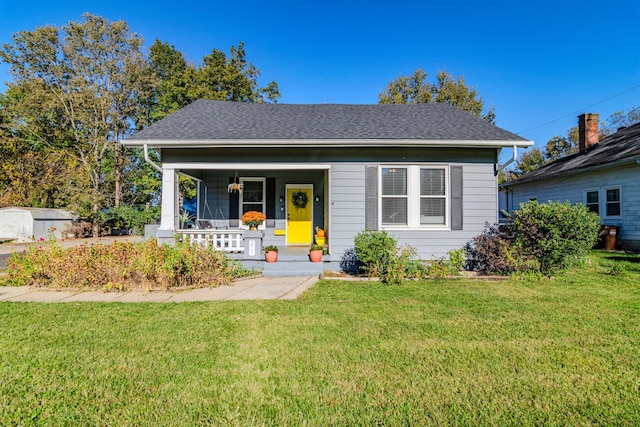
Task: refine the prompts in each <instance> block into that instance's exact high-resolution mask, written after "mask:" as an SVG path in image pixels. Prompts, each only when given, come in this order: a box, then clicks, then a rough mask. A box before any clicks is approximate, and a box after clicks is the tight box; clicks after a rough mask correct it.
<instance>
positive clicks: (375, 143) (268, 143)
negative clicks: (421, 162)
mask: <svg viewBox="0 0 640 427" xmlns="http://www.w3.org/2000/svg"><path fill="white" fill-rule="evenodd" d="M122 144H123V145H129V146H145V145H146V146H148V147H152V148H204V147H210V148H258V147H267V148H280V147H283V148H292V147H326V148H342V147H455V148H460V147H464V148H501V147H513V146H517V147H530V146H532V145H533V141H528V140H514V141H509V140H448V139H302V140H300V139H297V140H264V139H227V140H225V139H189V140H184V139H161V140H160V139H135V138H133V139H127V140H124V141H122Z"/></svg>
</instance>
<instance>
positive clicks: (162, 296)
mask: <svg viewBox="0 0 640 427" xmlns="http://www.w3.org/2000/svg"><path fill="white" fill-rule="evenodd" d="M317 282H318V277H254V278H250V279H242V280H238V281H236V282H233V284H231V285H230V286H220V287H217V288H202V289H193V290H188V291H175V292H170V291H157V292H156V291H152V292H145V291H130V292H98V291H55V290H42V289H38V288H34V287H32V286H21V287H12V286H0V302H9V301H10V302H79V301H95V302H193V301H219V300H264V299H280V300H292V299H296V298H297V297H298V296H299V295H300V294H302V293H303V292H304V291H305V290H307V289H309V288H310V287H311V286H313V285H315V284H316V283H317Z"/></svg>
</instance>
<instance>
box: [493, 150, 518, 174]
mask: <svg viewBox="0 0 640 427" xmlns="http://www.w3.org/2000/svg"><path fill="white" fill-rule="evenodd" d="M517 158H518V146H517V145H514V146H513V157H512V158H511V159H509V160H508V161H507V162H506V163H504V164H503V165H499V166H498V172H502V171H503V170H504V168H506V167H507V166H509V165H510V164H511V163H513V162H515V161H516V159H517Z"/></svg>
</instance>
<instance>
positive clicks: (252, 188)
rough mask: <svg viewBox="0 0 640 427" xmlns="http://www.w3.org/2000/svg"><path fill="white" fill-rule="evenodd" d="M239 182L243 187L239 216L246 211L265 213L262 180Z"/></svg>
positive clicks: (254, 179)
mask: <svg viewBox="0 0 640 427" xmlns="http://www.w3.org/2000/svg"><path fill="white" fill-rule="evenodd" d="M240 182H241V183H242V184H243V185H244V188H243V189H242V193H240V216H241V217H242V215H243V214H244V213H245V212H248V211H258V212H262V213H264V212H265V200H264V193H265V190H264V187H265V179H264V178H243V179H241V180H240Z"/></svg>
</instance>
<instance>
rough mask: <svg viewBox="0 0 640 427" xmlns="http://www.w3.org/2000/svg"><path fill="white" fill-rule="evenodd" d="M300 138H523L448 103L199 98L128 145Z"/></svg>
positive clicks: (507, 142)
mask: <svg viewBox="0 0 640 427" xmlns="http://www.w3.org/2000/svg"><path fill="white" fill-rule="evenodd" d="M234 140H235V141H242V140H244V141H247V140H253V141H265V143H267V144H268V142H267V141H302V140H420V141H457V142H459V141H478V142H481V141H493V142H505V143H504V144H502V145H505V146H507V145H513V144H517V145H520V146H527V145H530V144H531V142H530V141H527V140H526V139H524V138H522V137H520V136H518V135H515V134H513V133H511V132H508V131H506V130H504V129H501V128H499V127H497V126H494V125H492V124H489V123H487V122H485V121H483V120H481V119H479V118H478V117H475V116H473V115H471V114H468V113H465V112H463V111H460V110H458V109H457V108H455V107H452V106H450V105H446V104H433V103H431V104H414V105H379V104H376V105H346V104H344V105H343V104H317V105H297V104H253V103H240V102H226V101H210V100H198V101H195V102H193V103H192V104H190V105H188V106H186V107H184V108H182V109H181V110H179V111H176V112H175V113H173V114H171V115H169V116H168V117H165V118H164V119H162V120H160V121H158V122H157V123H154V124H153V125H151V126H149V127H147V128H146V129H144V130H142V131H141V132H138V133H137V134H135V135H134V136H133V137H131V138H130V139H128V140H126V141H125V142H124V143H125V144H128V145H142V144H149V145H160V146H162V145H165V144H166V145H169V144H176V143H178V142H183V143H184V145H189V143H190V142H192V143H193V142H196V141H198V142H201V143H202V142H207V141H208V142H210V143H211V144H212V145H215V144H216V143H217V142H219V141H234Z"/></svg>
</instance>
